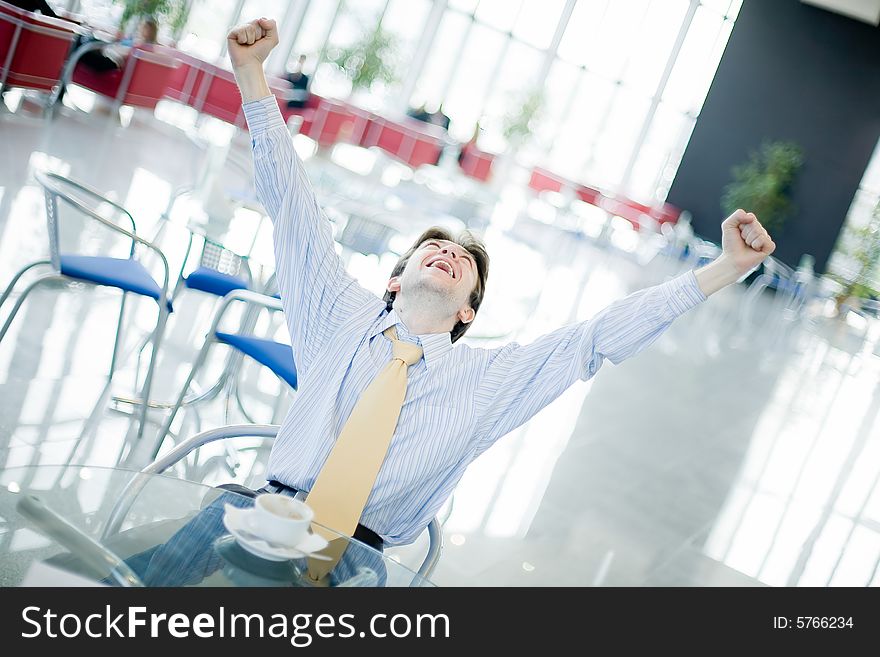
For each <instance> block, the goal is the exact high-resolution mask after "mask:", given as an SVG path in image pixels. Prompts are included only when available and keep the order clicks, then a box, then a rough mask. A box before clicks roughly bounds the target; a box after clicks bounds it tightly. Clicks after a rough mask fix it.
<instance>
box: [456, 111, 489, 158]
mask: <svg viewBox="0 0 880 657" xmlns="http://www.w3.org/2000/svg"><path fill="white" fill-rule="evenodd" d="M482 131H483V128H482V127H481V126H480V122H479V121H477V122H476V124H475V125H474V132H473V134H472V135H471V138H470V139H468V140H467V141H466V142H465V143H463V144H462V145H461V150H459V152H458V163H459V165H461V164H463V163H464V158H465V157H467V154H468V152H469V151H471V150H472V149H475V148H476V147H477V140H478V139H479V138H480V133H481V132H482Z"/></svg>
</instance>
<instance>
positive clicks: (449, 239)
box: [228, 18, 775, 547]
mask: <svg viewBox="0 0 880 657" xmlns="http://www.w3.org/2000/svg"><path fill="white" fill-rule="evenodd" d="M277 43H278V32H277V27H276V24H275V22H274V21H272V20H268V19H265V18H261V19H258V20H255V21H252V22H250V23H247V24H244V25H241V26H238V27H236V28H234V29H233V30H232V31H231V32H230V33H229V36H228V49H229V55H230V58H231V60H232V66H233V71H234V73H235V77H236V80H237V82H238V85H239V88H240V90H241V94H242V99H243V107H244V111H245V115H246V118H247V121H248V125H249V128H250V132H251V137H252V143H253V151H254V162H255V172H256V185H257V192H258V195H259V198H260V200H261V202H262V203H263V205H264V206H265V208H266V210H267V212H268V213H269V214H270V216H271V217H272V219H273V221H274V226H275V228H274V240H275V257H276V266H277V276H278V282H279V286H280V291H281V298H282V301H283V303H284V306H285V310H286V313H285V314H286V317H287V321H288V325H289V329H290V335H291V339H292V346H293V353H294V357H295V359H296V363H297V369H298V373H299V376H300V392H299V394H298V395H297V398H296V400H295V402H294V404H293V406H292V407H291V410H290V412H289V414H288V416H287V418H286V419H285V421H284V424H283V425H282V427H281V430H280V431H279V434H278V438H277V439H276V441H275V445H274V447H273V450H272V455H271V457H270V461H269V466H268V477H267V478H268V479H269V480H270V481H271V482H272V488H271V490H273V491H276V492H277V491H283V492H286V493H287V494H296V491H310V501H311V496H314V490H313V487H314V486H315V483H316V480H317V479H318V475H319V473H321V471H322V469H323V468H324V467H325V464H326V463H327V462H328V457H329V456H330V455H331V452H332V451H333V449H334V445H335V443H336V442H337V438H339V437H340V434H341V433H342V432H343V429H344V427H345V426H346V423H347V420H348V419H349V416H350V415H352V410H353V409H354V408H355V406H356V404H357V402H358V399H359V398H360V397H361V395H362V393H364V391H365V389H367V387H368V386H369V385H370V384H371V381H372V380H373V379H374V378H375V377H376V376H377V374H378V373H379V372H380V370H381V369H382V368H383V367H385V366H386V364H387V363H389V361H391V360H392V350H393V347H392V342H393V338H390V337H388V335H389V334H388V330H389V329H390V328H392V327H393V328H396V331H397V337H398V338H399V339H400V340H402V341H404V342H406V343H410V344H416V345H418V346H420V347H421V351H422V353H423V357H420V358H419V359H418V360H417V362H415V363H414V364H412V365H411V366H410V367H409V368H408V372H407V379H406V390H405V398H404V402H403V404H402V407H401V409H400V415H399V419H398V420H397V423H396V425H395V428H394V430H393V436H392V438H391V441H390V444H389V446H388V448H387V452H384V454H385V455H384V460H383V461H382V463H381V468H380V469H379V471H378V475H377V476H376V478H375V483H374V484H373V486H372V488H371V490H370V492H369V498H368V499H367V501H366V505H365V507H364V508H363V513H362V515H361V516H360V523H361V524H360V527H359V530H360V531H361V532H362V533H363V532H364V531H365V530H366V531H368V532H369V533H370V534H373V535H375V536H376V537H377V538H378V539H379V541H378V546H379V547H381V546H383V545H384V546H390V545H403V544H407V543H410V542H412V541H413V540H415V539H416V537H417V536H418V535H419V533H420V532H421V531H422V530H423V529H424V527H425V526H426V525H427V524H428V522H429V521H430V520H431V518H432V517H433V516H434V515H435V514H436V513H437V511H438V510H439V508H440V507H441V505H442V504H443V502H444V501H445V500H446V499H447V498H448V497H449V495H450V494H451V493H452V491H453V489H454V488H455V485H456V484H457V482H458V481H459V479H460V478H461V476H462V474H463V473H464V471H465V468H466V467H467V466H468V465H469V464H470V463H471V461H473V460H474V459H475V458H476V457H477V456H479V455H480V454H482V453H483V451H485V450H486V449H487V448H488V447H490V446H491V445H492V444H493V443H494V442H495V441H496V440H498V439H499V438H501V437H502V436H503V435H505V434H507V433H508V432H509V431H511V430H512V429H514V428H516V427H517V426H519V425H521V424H523V423H524V422H525V421H527V420H528V419H529V418H531V417H532V416H533V415H534V414H535V413H537V412H538V411H539V410H541V409H542V408H544V407H545V406H546V405H547V404H549V403H550V402H552V401H553V400H554V399H555V398H556V397H558V396H559V395H560V394H562V392H563V391H565V390H566V389H567V388H568V387H569V386H570V385H571V384H573V383H574V382H575V381H576V380H578V379H582V380H586V379H589V378H590V377H592V376H593V375H594V374H595V373H596V371H597V370H598V369H599V367H600V366H601V365H602V363H603V361H604V360H605V359H606V358H607V359H609V360H611V361H612V362H614V363H617V362H620V361H621V360H623V359H625V358H628V357H630V356H633V355H635V354H636V353H638V352H639V351H641V350H642V349H644V348H645V347H647V346H648V345H649V344H651V343H652V342H653V341H654V340H655V339H656V338H657V337H658V336H659V335H660V334H661V333H662V332H663V331H664V330H665V329H666V328H667V327H668V326H669V325H670V324H671V322H672V321H673V319H675V318H676V317H677V316H678V315H680V314H682V313H683V312H685V311H686V310H688V309H689V308H691V307H693V306H695V305H696V304H698V303H699V302H701V301H703V300H704V299H705V298H706V297H707V296H709V295H711V294H712V293H714V292H716V291H717V290H719V289H721V288H722V287H724V286H726V285H729V284H731V283H733V282H735V281H736V280H737V279H738V278H739V277H740V276H742V275H743V274H745V273H746V272H748V271H749V270H751V269H753V268H754V267H756V266H757V265H758V264H760V263H761V262H762V261H763V260H764V259H765V258H766V257H767V256H768V255H770V254H771V253H772V252H773V250H774V249H775V245H774V243H773V241H772V240H771V239H770V236H769V235H768V234H767V231H766V230H764V228H763V227H762V226H761V224H760V223H759V222H758V220H757V219H756V218H755V216H754V215H753V214H748V213H746V212H744V211H741V210H739V211H737V212H736V213H734V214H733V215H732V216H730V217H729V218H728V219H726V220H725V221H724V223H723V224H722V228H723V237H722V247H723V254H722V255H721V256H720V257H719V258H718V259H717V260H716V261H715V262H713V263H711V264H709V265H707V266H705V267H703V268H702V269H700V270H697V271H695V272H688V273H687V274H685V275H683V276H681V277H679V278H677V279H675V280H672V281H669V282H667V283H664V284H662V285H658V286H655V287H652V288H648V289H645V290H642V291H640V292H636V293H635V294H632V295H630V296H629V297H627V298H626V299H623V300H620V301H617V302H615V303H613V304H612V305H611V306H609V307H608V308H606V309H605V310H603V311H602V312H600V313H599V314H598V315H596V316H595V317H594V318H592V319H591V320H589V321H586V322H583V323H580V324H576V325H573V326H567V327H563V328H561V329H558V330H556V331H554V332H552V333H550V334H548V335H545V336H543V337H541V338H539V339H537V340H536V341H535V342H533V343H532V344H529V345H525V346H521V345H518V344H515V343H514V344H508V345H506V346H504V347H500V348H496V349H478V348H473V347H470V346H455V347H453V342H454V341H456V340H458V338H460V337H461V336H462V335H463V334H464V333H465V332H466V331H467V328H468V326H469V325H470V324H471V322H472V321H473V319H474V317H475V316H476V313H477V310H478V309H479V305H480V303H481V301H482V298H483V294H484V292H485V285H486V280H487V274H488V262H489V259H488V255H487V253H486V251H485V249H484V247H483V246H482V244H481V243H480V242H479V241H478V240H476V239H475V238H473V237H472V236H470V235H469V234H465V235H464V236H462V237H460V238H455V237H454V236H452V235H449V234H448V233H446V232H445V231H442V230H440V229H435V230H431V231H428V232H427V233H426V234H424V235H423V236H422V237H421V238H420V239H419V240H418V241H417V242H416V244H415V245H414V246H413V248H412V249H411V250H410V251H409V252H407V253H406V254H405V255H404V257H403V258H402V260H401V262H400V263H398V266H397V267H396V268H395V270H394V272H393V273H392V277H391V279H390V280H389V281H388V286H387V294H386V297H385V299H384V300H380V299H378V298H377V297H375V296H374V295H372V294H371V293H369V292H368V291H367V290H365V289H363V288H362V287H360V286H359V285H358V284H357V282H356V281H355V280H354V279H353V278H352V277H351V276H349V275H348V274H347V273H346V271H345V269H344V267H343V265H342V262H341V261H340V259H339V258H338V257H337V255H336V252H335V250H334V246H333V239H332V236H331V231H330V225H329V223H328V222H327V221H326V219H324V218H323V216H322V213H321V209H320V207H319V205H318V202H317V200H316V198H315V196H314V193H313V191H312V189H311V186H310V185H309V182H308V180H307V178H306V174H305V171H304V170H303V167H302V163H301V162H300V161H299V159H298V158H297V156H296V154H295V152H294V149H293V146H292V143H291V140H290V135H289V133H288V132H287V130H286V128H285V124H284V121H283V119H282V118H281V114H280V112H279V110H278V105H277V102H276V100H275V98H274V97H273V96H272V94H271V92H270V91H269V87H268V85H267V83H266V78H265V76H264V74H263V62H264V61H265V59H266V58H267V56H268V55H269V53H270V51H271V50H272V48H274V47H275V45H276V44H277ZM395 347H396V345H395ZM395 353H396V352H395ZM339 440H340V441H341V440H342V439H341V438H340V439H339ZM300 496H302V494H301V493H300ZM355 535H356V536H357V533H355Z"/></svg>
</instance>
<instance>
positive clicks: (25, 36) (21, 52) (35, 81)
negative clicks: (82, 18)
mask: <svg viewBox="0 0 880 657" xmlns="http://www.w3.org/2000/svg"><path fill="white" fill-rule="evenodd" d="M10 14H12V12H9V11H6V9H5V7H4V12H3V13H2V14H0V25H2V29H0V66H2V65H3V64H5V63H6V59H7V57H8V55H9V49H10V47H11V46H12V42H13V36H14V33H15V31H16V24H17V25H18V26H19V27H20V30H19V36H18V41H17V42H16V44H15V52H14V54H13V56H12V61H11V62H10V65H9V74H8V76H7V78H6V84H8V85H9V86H14V87H25V88H28V89H38V90H41V91H49V90H50V89H52V87H54V86H55V85H56V84H58V82H59V80H60V79H61V70H62V68H63V67H64V62H65V60H66V59H67V55H68V53H69V52H70V46H71V43H72V42H73V39H74V36H75V34H74V32H73V30H72V29H70V28H69V27H67V25H64V21H58V20H52V19H42V18H40V17H37V16H34V15H33V14H28V13H27V12H21V14H22V15H20V16H19V15H16V17H14V18H13V17H12V16H11V15H10ZM68 25H69V24H68Z"/></svg>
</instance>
